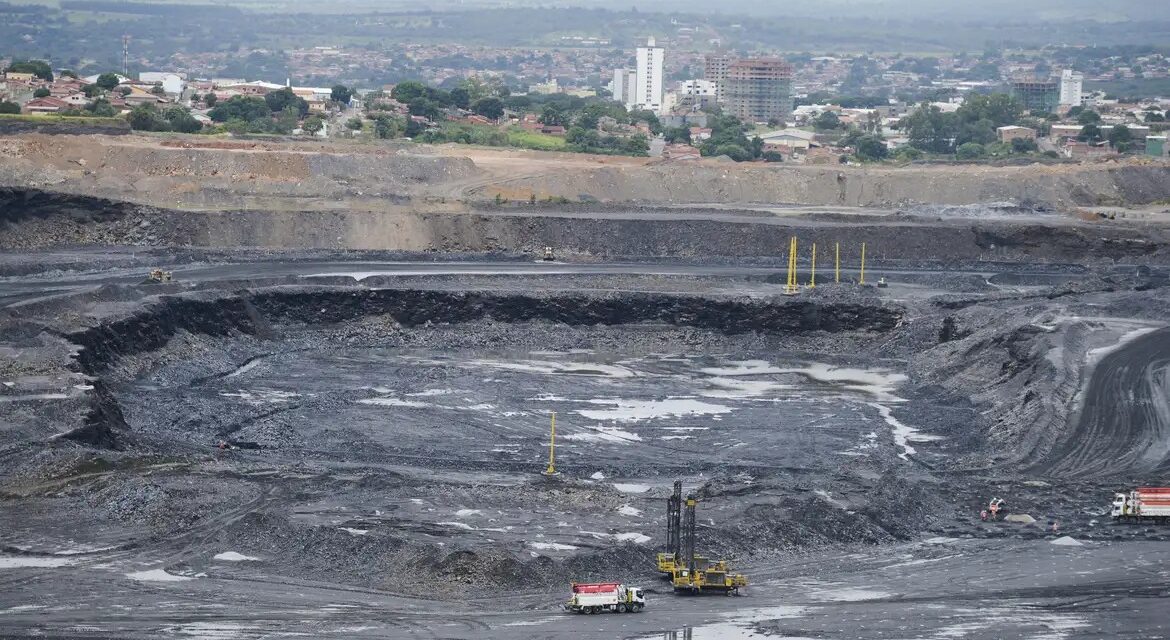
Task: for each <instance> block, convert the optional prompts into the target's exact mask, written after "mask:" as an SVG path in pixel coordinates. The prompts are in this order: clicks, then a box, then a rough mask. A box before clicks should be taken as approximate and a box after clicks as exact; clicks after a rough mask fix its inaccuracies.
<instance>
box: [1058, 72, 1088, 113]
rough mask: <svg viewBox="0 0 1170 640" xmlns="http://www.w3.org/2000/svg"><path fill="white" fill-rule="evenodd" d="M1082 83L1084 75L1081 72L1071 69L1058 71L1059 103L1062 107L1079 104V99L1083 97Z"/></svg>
mask: <svg viewBox="0 0 1170 640" xmlns="http://www.w3.org/2000/svg"><path fill="white" fill-rule="evenodd" d="M1084 83H1085V76H1084V75H1083V74H1080V73H1077V72H1076V71H1073V70H1072V69H1065V70H1064V71H1062V72H1060V105H1061V106H1063V107H1077V106H1080V104H1081V100H1082V99H1084V95H1083V91H1082V87H1084Z"/></svg>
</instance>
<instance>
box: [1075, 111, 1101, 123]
mask: <svg viewBox="0 0 1170 640" xmlns="http://www.w3.org/2000/svg"><path fill="white" fill-rule="evenodd" d="M1098 122H1101V114H1099V113H1097V112H1096V111H1093V110H1092V109H1084V110H1082V111H1081V112H1080V113H1078V114H1077V124H1079V125H1082V126H1083V125H1087V124H1097V123H1098Z"/></svg>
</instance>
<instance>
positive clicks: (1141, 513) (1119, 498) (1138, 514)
mask: <svg viewBox="0 0 1170 640" xmlns="http://www.w3.org/2000/svg"><path fill="white" fill-rule="evenodd" d="M1109 515H1110V516H1112V517H1113V519H1114V520H1117V521H1118V522H1170V488H1163V487H1139V488H1138V489H1136V490H1134V491H1130V492H1129V493H1118V494H1116V495H1115V496H1114V497H1113V510H1112V511H1111V512H1110V513H1109Z"/></svg>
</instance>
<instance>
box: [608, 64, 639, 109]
mask: <svg viewBox="0 0 1170 640" xmlns="http://www.w3.org/2000/svg"><path fill="white" fill-rule="evenodd" d="M612 84H613V99H614V100H616V101H618V102H620V103H622V104H624V105H625V106H626V108H627V109H629V108H630V107H633V106H634V91H635V90H636V89H637V86H638V72H637V71H634V70H633V69H614V70H613V83H612Z"/></svg>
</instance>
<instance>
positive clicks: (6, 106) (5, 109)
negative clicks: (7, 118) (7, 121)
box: [0, 100, 20, 113]
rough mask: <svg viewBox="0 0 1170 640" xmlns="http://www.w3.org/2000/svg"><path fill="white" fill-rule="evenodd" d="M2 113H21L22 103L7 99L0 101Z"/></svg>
mask: <svg viewBox="0 0 1170 640" xmlns="http://www.w3.org/2000/svg"><path fill="white" fill-rule="evenodd" d="M0 113H20V105H18V104H16V103H15V102H9V101H7V100H4V101H0Z"/></svg>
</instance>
